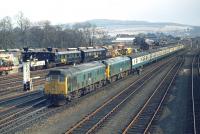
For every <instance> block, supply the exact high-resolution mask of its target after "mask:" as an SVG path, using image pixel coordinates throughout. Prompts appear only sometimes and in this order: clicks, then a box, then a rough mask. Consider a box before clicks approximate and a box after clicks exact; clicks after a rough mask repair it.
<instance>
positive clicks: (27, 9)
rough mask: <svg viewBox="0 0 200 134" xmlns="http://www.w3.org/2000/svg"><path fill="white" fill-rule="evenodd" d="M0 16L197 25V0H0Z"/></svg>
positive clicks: (199, 22)
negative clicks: (21, 15)
mask: <svg viewBox="0 0 200 134" xmlns="http://www.w3.org/2000/svg"><path fill="white" fill-rule="evenodd" d="M0 3H1V4H0V19H2V18H3V17H5V16H10V17H12V19H16V15H17V14H18V13H19V11H21V12H23V13H24V15H25V16H26V17H27V18H29V19H30V20H31V21H32V22H37V21H42V20H49V21H51V22H52V24H61V23H72V22H81V21H86V20H90V19H116V20H142V21H150V22H175V23H181V24H189V25H196V26H200V15H199V14H200V0H0Z"/></svg>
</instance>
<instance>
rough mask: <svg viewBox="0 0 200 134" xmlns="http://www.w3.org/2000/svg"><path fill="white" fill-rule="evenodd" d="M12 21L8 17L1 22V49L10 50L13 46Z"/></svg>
mask: <svg viewBox="0 0 200 134" xmlns="http://www.w3.org/2000/svg"><path fill="white" fill-rule="evenodd" d="M12 32H13V28H12V20H11V18H10V17H8V16H6V17H4V18H3V19H2V20H1V21H0V44H1V45H0V46H1V49H5V48H10V47H12V44H13V42H14V41H13V38H12V36H13V34H12Z"/></svg>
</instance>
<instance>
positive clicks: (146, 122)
mask: <svg viewBox="0 0 200 134" xmlns="http://www.w3.org/2000/svg"><path fill="white" fill-rule="evenodd" d="M182 64H183V60H182V61H181V62H179V63H178V64H175V65H174V66H173V67H172V68H171V69H170V71H169V72H168V73H167V75H166V76H165V77H164V79H163V80H162V81H161V83H160V84H159V85H158V87H157V88H156V90H155V91H154V92H153V94H152V95H151V96H150V97H149V98H148V99H147V101H146V102H145V104H144V106H143V107H142V108H141V109H140V110H139V112H138V113H137V115H136V116H134V117H133V119H132V120H131V121H130V123H129V124H128V125H127V127H126V128H125V129H124V130H123V134H126V133H144V134H148V133H151V132H150V127H151V125H152V123H153V121H154V119H155V118H156V115H157V113H158V112H159V110H160V108H161V106H162V104H163V102H164V100H165V99H166V96H167V93H168V91H169V90H170V87H171V85H172V83H173V82H174V80H175V77H176V75H177V73H178V72H179V70H180V68H181V66H182Z"/></svg>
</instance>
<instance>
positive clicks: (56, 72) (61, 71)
mask: <svg viewBox="0 0 200 134" xmlns="http://www.w3.org/2000/svg"><path fill="white" fill-rule="evenodd" d="M102 67H105V65H104V64H103V63H101V62H98V61H94V62H91V63H85V64H81V65H77V66H72V67H68V68H62V69H51V70H50V72H49V74H54V75H60V74H63V75H74V74H77V73H79V72H85V71H89V70H92V69H98V68H102Z"/></svg>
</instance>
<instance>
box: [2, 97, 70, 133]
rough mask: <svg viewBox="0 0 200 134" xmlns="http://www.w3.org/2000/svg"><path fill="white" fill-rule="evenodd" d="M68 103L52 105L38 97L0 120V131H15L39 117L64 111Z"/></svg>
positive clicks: (36, 120) (42, 117)
mask: <svg viewBox="0 0 200 134" xmlns="http://www.w3.org/2000/svg"><path fill="white" fill-rule="evenodd" d="M68 107H69V105H64V106H61V107H52V106H51V104H50V103H48V101H47V100H46V99H42V98H40V99H39V100H38V101H34V103H31V105H28V106H27V107H24V108H22V109H21V110H20V111H17V112H14V113H12V114H11V115H10V116H8V117H6V118H5V119H3V120H0V133H1V134H7V133H15V132H17V131H20V130H22V129H24V128H27V127H29V126H30V125H32V124H34V123H38V121H40V120H41V119H44V118H47V117H49V116H51V115H54V114H56V113H59V112H62V111H64V110H65V109H66V108H68Z"/></svg>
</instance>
